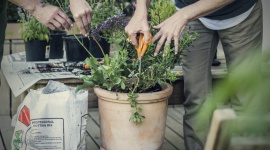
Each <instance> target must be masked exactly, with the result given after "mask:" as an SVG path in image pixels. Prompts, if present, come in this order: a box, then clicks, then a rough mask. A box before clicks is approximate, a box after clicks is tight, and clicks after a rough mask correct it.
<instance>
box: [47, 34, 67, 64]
mask: <svg viewBox="0 0 270 150" xmlns="http://www.w3.org/2000/svg"><path fill="white" fill-rule="evenodd" d="M64 35H67V32H66V31H52V32H51V33H50V55H49V58H50V59H61V58H63V54H64V51H63V38H62V37H63V36H64Z"/></svg>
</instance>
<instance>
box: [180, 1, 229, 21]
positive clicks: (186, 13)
mask: <svg viewBox="0 0 270 150" xmlns="http://www.w3.org/2000/svg"><path fill="white" fill-rule="evenodd" d="M233 1H234V0H199V1H198V2H196V3H194V4H191V5H189V6H186V7H184V8H182V9H180V10H179V11H178V12H177V13H179V14H181V15H182V17H183V18H185V20H186V21H187V22H189V21H191V20H194V19H197V18H199V17H202V16H205V15H208V14H210V13H212V12H215V11H217V10H218V9H220V8H222V7H224V6H226V5H228V4H229V3H231V2H233Z"/></svg>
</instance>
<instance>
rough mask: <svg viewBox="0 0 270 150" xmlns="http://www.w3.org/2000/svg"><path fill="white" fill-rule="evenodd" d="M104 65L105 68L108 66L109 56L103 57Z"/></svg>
mask: <svg viewBox="0 0 270 150" xmlns="http://www.w3.org/2000/svg"><path fill="white" fill-rule="evenodd" d="M104 65H105V66H109V65H110V58H109V55H108V54H106V55H105V57H104Z"/></svg>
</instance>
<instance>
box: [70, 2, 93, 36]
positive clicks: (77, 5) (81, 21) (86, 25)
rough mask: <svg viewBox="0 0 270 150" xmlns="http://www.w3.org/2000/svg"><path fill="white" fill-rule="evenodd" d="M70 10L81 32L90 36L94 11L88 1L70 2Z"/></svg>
mask: <svg viewBox="0 0 270 150" xmlns="http://www.w3.org/2000/svg"><path fill="white" fill-rule="evenodd" d="M70 10H71V12H72V14H73V17H74V19H75V21H76V23H77V25H78V27H79V29H80V31H81V34H82V35H84V36H88V35H89V32H90V25H91V21H92V9H91V7H90V6H89V4H88V3H87V1H86V0H70Z"/></svg>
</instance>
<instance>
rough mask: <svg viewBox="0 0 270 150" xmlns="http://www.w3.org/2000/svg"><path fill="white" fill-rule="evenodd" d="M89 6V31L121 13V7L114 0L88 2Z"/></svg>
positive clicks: (90, 0)
mask: <svg viewBox="0 0 270 150" xmlns="http://www.w3.org/2000/svg"><path fill="white" fill-rule="evenodd" d="M89 4H90V6H91V8H92V22H91V29H95V28H96V27H97V25H99V24H101V23H103V22H104V21H106V20H107V19H108V18H111V17H113V16H115V15H117V14H120V13H122V12H123V5H122V4H118V3H116V1H115V0H89Z"/></svg>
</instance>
